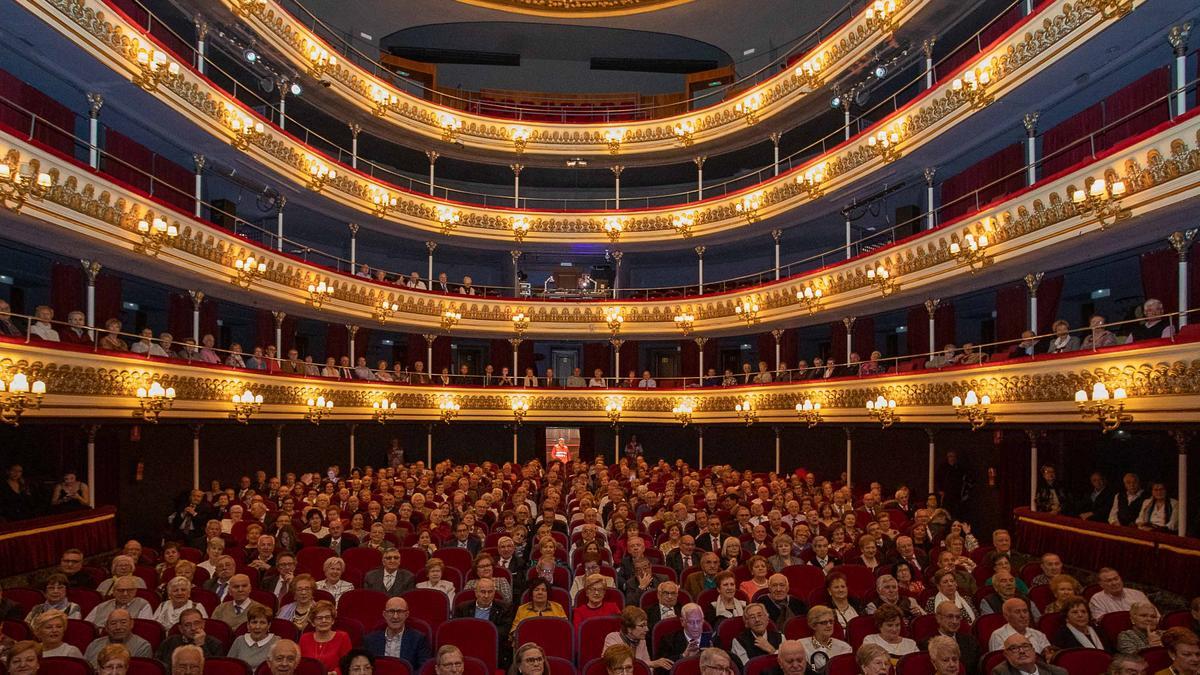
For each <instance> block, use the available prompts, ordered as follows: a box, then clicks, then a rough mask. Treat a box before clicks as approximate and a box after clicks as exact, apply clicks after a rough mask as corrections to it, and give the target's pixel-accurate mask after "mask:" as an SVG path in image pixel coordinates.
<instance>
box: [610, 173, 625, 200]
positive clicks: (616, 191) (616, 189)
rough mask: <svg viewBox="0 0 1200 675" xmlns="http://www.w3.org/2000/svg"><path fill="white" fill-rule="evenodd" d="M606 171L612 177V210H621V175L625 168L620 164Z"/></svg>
mask: <svg viewBox="0 0 1200 675" xmlns="http://www.w3.org/2000/svg"><path fill="white" fill-rule="evenodd" d="M608 170H609V171H611V172H612V175H613V199H614V206H613V208H617V209H619V208H621V173H622V172H623V171H625V167H624V166H622V165H620V164H614V165H612V166H610V167H608Z"/></svg>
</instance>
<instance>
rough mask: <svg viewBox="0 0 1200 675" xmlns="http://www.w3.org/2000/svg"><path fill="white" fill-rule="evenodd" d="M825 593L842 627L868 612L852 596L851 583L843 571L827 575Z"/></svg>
mask: <svg viewBox="0 0 1200 675" xmlns="http://www.w3.org/2000/svg"><path fill="white" fill-rule="evenodd" d="M825 595H826V596H827V597H828V599H829V608H830V609H831V610H833V614H834V617H836V619H837V622H838V625H839V626H841V627H842V628H846V627H847V626H849V625H850V621H851V620H852V619H854V618H855V617H858V616H864V615H866V613H867V610H866V608H865V607H863V606H862V603H861V602H859V601H858V599H856V598H852V597H850V584H849V581H848V580H847V579H846V575H845V574H843V573H842V572H833V573H831V574H829V575H828V576H826V577H825Z"/></svg>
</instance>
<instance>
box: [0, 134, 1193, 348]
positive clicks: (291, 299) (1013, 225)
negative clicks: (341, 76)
mask: <svg viewBox="0 0 1200 675" xmlns="http://www.w3.org/2000/svg"><path fill="white" fill-rule="evenodd" d="M0 163H3V164H4V165H5V166H7V167H9V171H8V175H9V176H17V175H23V174H28V175H38V176H43V175H44V176H45V179H44V181H43V180H42V179H41V178H39V181H41V182H43V183H44V184H45V185H44V186H43V187H42V188H41V189H39V190H38V191H36V192H30V193H29V194H28V195H27V196H26V197H25V199H24V200H23V201H21V202H14V203H12V204H9V205H8V206H10V208H13V209H15V210H19V211H20V212H21V213H22V214H24V215H26V216H30V217H32V218H34V219H35V220H36V221H37V222H38V223H40V225H38V226H39V227H45V228H47V229H48V231H50V232H55V233H63V234H70V235H71V236H72V237H76V238H82V239H84V240H86V241H87V242H88V243H89V244H91V245H94V244H97V243H99V244H102V245H105V246H108V247H111V248H112V249H113V251H114V254H116V251H125V252H127V255H129V256H138V255H139V254H138V253H137V250H138V249H139V247H140V246H141V244H142V239H143V233H142V232H141V231H140V230H139V225H138V224H139V223H140V222H152V221H154V219H155V218H159V219H162V220H164V221H165V222H166V224H167V226H168V227H174V228H175V230H176V231H177V232H178V236H176V237H175V238H173V239H171V240H170V241H167V242H164V243H163V245H162V246H161V247H160V248H159V249H158V250H157V254H156V256H155V257H154V258H153V259H150V258H147V259H145V261H144V262H142V261H140V260H139V267H140V268H141V269H142V270H144V273H145V274H147V275H148V276H150V277H153V276H154V275H155V274H159V273H164V274H170V275H177V274H178V272H179V271H180V270H186V271H187V273H188V274H189V276H190V278H192V279H200V280H205V279H207V280H208V283H211V284H216V285H218V286H225V287H227V288H232V286H226V285H227V284H231V282H233V281H235V280H237V281H241V280H242V275H238V274H237V270H236V262H237V261H238V260H243V261H245V260H247V259H248V258H249V257H254V258H255V269H256V270H257V269H260V268H262V266H263V265H265V269H262V273H261V274H255V275H254V278H252V279H249V283H248V284H247V285H248V292H251V293H254V294H255V295H256V296H257V297H259V298H261V299H262V300H263V302H266V303H269V304H273V305H274V306H276V307H278V308H279V309H281V310H284V311H288V312H289V313H309V314H312V313H314V312H316V310H315V309H313V308H312V304H311V303H312V302H313V300H312V295H311V294H310V292H309V287H310V286H314V287H319V284H320V283H321V282H322V281H326V282H330V281H332V285H333V286H334V289H333V291H332V293H329V292H326V293H325V294H323V296H322V298H321V307H320V312H321V316H323V317H329V318H330V319H329V320H332V318H333V317H337V318H338V319H341V320H344V321H345V322H348V323H361V324H366V323H367V322H377V321H380V320H381V319H380V317H379V308H380V307H381V306H382V303H384V302H387V303H388V308H389V310H390V314H389V315H388V316H386V317H384V318H383V319H382V320H383V321H384V322H385V323H387V324H389V325H393V326H396V327H398V328H401V329H406V330H408V329H412V330H418V331H422V332H430V333H436V332H438V331H439V330H440V329H441V322H442V317H443V316H444V315H445V313H446V312H447V311H452V312H454V313H456V314H457V315H460V316H461V318H460V319H459V320H458V321H456V325H455V326H454V330H455V332H456V334H460V335H487V336H491V337H496V336H507V335H510V334H511V333H512V332H513V319H512V317H514V316H518V315H520V316H524V317H525V318H526V320H527V323H526V324H525V325H526V326H527V327H526V328H525V330H526V331H528V333H529V335H530V336H531V337H536V336H556V337H589V336H595V335H607V334H608V328H607V320H606V318H605V316H606V311H608V310H611V309H613V308H614V305H619V306H618V307H617V309H619V313H620V315H621V316H622V319H623V321H622V327H621V335H622V336H623V337H634V338H637V337H651V336H655V337H677V336H678V333H679V330H680V327H679V324H678V323H677V322H676V320H675V319H676V317H680V316H687V317H691V322H690V323H691V332H692V334H694V335H703V336H712V335H717V334H742V333H744V332H745V330H746V325H745V320H746V313H745V311H744V310H743V311H742V312H740V313H739V312H738V308H740V307H741V308H744V307H746V306H749V307H751V308H755V307H756V308H757V311H755V312H754V316H753V317H751V318H752V319H753V321H752V323H754V325H756V326H760V327H761V329H763V330H765V329H768V328H769V327H771V326H773V325H778V324H780V323H782V322H788V323H789V325H797V324H805V323H814V322H820V321H828V320H829V316H834V317H839V316H842V315H843V314H841V313H839V312H848V313H852V314H862V313H864V312H867V311H870V307H871V306H873V305H876V304H877V303H878V301H879V300H880V299H881V298H882V297H883V290H882V288H881V287H880V285H879V284H878V283H873V282H872V281H871V280H870V279H869V277H868V272H869V271H876V277H878V276H879V273H878V272H877V270H879V269H880V268H882V269H885V270H887V272H888V274H887V281H888V285H889V291H888V293H889V296H893V297H895V296H905V295H908V296H910V297H912V298H913V300H914V301H915V302H920V301H921V300H922V299H923V298H924V297H928V295H927V294H928V293H930V292H936V289H938V288H946V289H950V288H952V287H953V285H954V284H955V283H957V282H960V281H961V280H962V279H965V278H968V277H970V276H971V274H972V271H973V270H974V271H975V276H982V275H986V274H989V273H990V272H991V270H993V269H996V268H998V267H1003V264H1004V263H1006V262H1011V261H1017V260H1020V259H1021V258H1022V257H1023V256H1028V255H1036V254H1039V253H1044V252H1045V250H1047V248H1048V247H1053V248H1055V249H1056V250H1060V251H1062V252H1063V253H1064V254H1065V253H1068V252H1070V251H1079V250H1093V249H1094V247H1095V246H1096V245H1097V242H1099V241H1100V239H1099V238H1102V237H1118V238H1121V237H1124V236H1126V235H1125V234H1123V228H1125V227H1129V226H1130V223H1131V222H1138V221H1136V218H1137V217H1138V216H1142V215H1145V214H1150V213H1153V212H1154V211H1156V210H1158V209H1162V208H1165V207H1167V206H1169V205H1171V204H1178V203H1181V202H1184V201H1186V200H1189V199H1194V198H1195V197H1196V196H1198V195H1200V113H1197V112H1193V113H1189V114H1188V115H1187V116H1185V117H1183V118H1178V119H1177V120H1176V122H1175V123H1174V124H1173V125H1171V126H1169V127H1167V128H1164V129H1161V130H1159V131H1157V132H1156V133H1153V134H1150V135H1148V136H1145V137H1143V138H1141V139H1138V140H1135V141H1132V142H1131V143H1130V144H1129V145H1127V146H1126V147H1124V148H1122V149H1120V150H1118V151H1116V152H1113V153H1111V154H1109V155H1108V156H1106V157H1104V158H1103V159H1101V160H1098V161H1096V162H1093V163H1092V164H1090V165H1088V166H1085V167H1082V168H1079V169H1077V170H1075V171H1073V172H1071V173H1068V174H1064V175H1062V176H1060V177H1059V178H1057V179H1054V180H1052V181H1047V182H1045V183H1043V184H1039V185H1037V186H1034V187H1033V188H1030V189H1028V190H1026V191H1024V192H1021V193H1019V194H1017V195H1015V196H1013V197H1012V198H1010V199H1008V200H1007V201H1005V202H1003V203H1000V204H998V205H995V206H994V207H992V208H989V209H987V210H985V211H982V212H979V213H977V214H975V215H973V216H972V217H971V218H969V219H966V220H960V221H958V222H954V223H949V224H946V225H943V226H942V227H940V228H938V229H935V230H929V231H926V232H924V233H922V234H920V235H917V236H915V237H911V238H909V239H906V240H904V241H903V242H900V243H898V244H895V245H893V246H891V247H888V248H886V249H883V250H880V251H878V252H875V253H871V254H866V255H862V256H859V257H857V258H854V259H851V260H847V261H845V262H843V263H841V264H837V265H833V266H830V267H826V268H822V269H820V270H817V271H814V272H810V273H805V274H799V275H796V276H792V277H789V278H786V279H782V280H779V281H775V282H770V283H767V284H763V285H761V286H757V287H753V288H749V289H739V290H737V291H733V292H727V293H718V294H711V295H704V296H698V297H696V298H692V299H688V300H681V299H662V300H645V301H625V302H617V301H611V300H610V301H599V302H598V301H559V300H531V299H524V298H481V297H467V296H459V295H446V294H439V293H432V292H427V291H414V290H410V289H407V288H402V287H399V286H395V285H392V284H386V283H376V282H372V281H370V280H367V279H362V278H358V277H351V276H349V275H343V274H331V272H330V270H328V269H327V268H323V267H320V266H317V265H314V264H311V263H308V262H305V261H302V260H298V259H296V258H293V257H291V256H287V255H284V254H280V253H278V252H275V251H272V250H269V249H266V248H263V247H260V246H257V245H255V244H251V243H249V242H247V241H246V240H245V239H243V238H241V237H238V236H236V235H234V234H232V233H230V232H228V231H226V230H223V229H220V228H217V227H215V226H213V225H211V224H208V223H205V222H203V221H198V220H195V219H193V218H192V217H191V216H190V215H187V214H183V213H180V212H178V211H175V210H173V209H172V208H170V207H165V206H163V205H162V204H160V203H157V202H154V201H153V200H151V199H149V198H147V197H146V196H145V195H143V194H140V193H137V192H135V191H133V190H131V189H129V188H126V187H123V186H121V185H119V184H117V183H115V182H113V181H111V180H108V179H106V178H104V177H103V176H102V175H99V174H96V173H95V172H94V171H92V170H91V169H90V167H86V166H84V165H82V164H79V163H78V162H75V161H73V160H67V159H64V158H62V157H61V156H58V155H56V154H54V153H53V152H52V151H50V150H46V149H44V148H41V147H39V146H35V145H33V144H31V143H28V142H26V141H23V140H19V139H14V138H12V137H10V136H6V135H0ZM2 176H3V172H0V182H2V181H3V179H2ZM1101 178H1103V179H1104V180H1105V182H1106V184H1107V185H1112V184H1114V183H1115V182H1117V181H1120V182H1121V183H1123V185H1124V191H1123V193H1122V195H1121V197H1120V200H1119V201H1120V205H1119V206H1120V209H1121V210H1122V212H1126V213H1128V217H1126V218H1124V219H1122V220H1120V221H1118V222H1117V223H1116V224H1109V223H1108V222H1102V221H1101V220H1099V219H1098V218H1097V216H1096V214H1095V212H1094V210H1092V211H1088V210H1081V209H1080V208H1079V207H1078V206H1077V205H1076V204H1075V203H1074V202H1073V201H1072V198H1071V195H1073V194H1074V193H1075V192H1076V191H1078V190H1080V189H1085V188H1086V187H1087V186H1088V185H1089V184H1090V183H1089V181H1095V180H1096V179H1101ZM2 187H3V186H2V185H0V188H2ZM0 194H3V189H0ZM1160 226H1161V224H1160ZM967 235H973V236H974V237H976V239H977V240H978V238H979V237H981V236H982V235H986V236H987V239H988V245H987V247H986V254H987V255H988V256H989V257H990V259H991V263H989V264H988V265H987V266H986V267H984V268H983V269H982V270H975V268H974V267H973V266H972V265H970V264H969V263H965V262H963V261H962V260H961V256H955V255H954V254H953V253H952V248H951V245H952V244H953V243H954V242H956V241H959V242H961V241H965V239H966V236H967ZM1082 235H1088V237H1089V239H1082V238H1081V236H1082ZM1165 235H1166V231H1165V230H1164V232H1163V236H1165ZM60 239H61V238H60ZM64 241H66V240H65V239H64ZM960 250H961V247H960ZM243 267H245V264H243ZM328 285H329V284H328V283H327V287H328ZM806 288H807V289H812V288H816V289H820V290H821V298H820V303H819V305H817V306H816V307H814V306H813V303H811V302H805V301H804V299H803V298H805V297H806V296H805V294H804V290H805V289H806ZM798 294H799V295H798ZM814 294H815V293H814Z"/></svg>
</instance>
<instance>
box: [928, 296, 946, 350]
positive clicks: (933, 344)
mask: <svg viewBox="0 0 1200 675" xmlns="http://www.w3.org/2000/svg"><path fill="white" fill-rule="evenodd" d="M940 304H942V300H941V298H932V299H930V300H926V301H925V311H926V312H928V313H929V345H928V347H929V350H928V352H929V355H930V356H933V353H934V352H936V351H937V334H936V332H935V330H936V328H937V325H936V324H935V323H934V315H936V314H937V308H938V305H940Z"/></svg>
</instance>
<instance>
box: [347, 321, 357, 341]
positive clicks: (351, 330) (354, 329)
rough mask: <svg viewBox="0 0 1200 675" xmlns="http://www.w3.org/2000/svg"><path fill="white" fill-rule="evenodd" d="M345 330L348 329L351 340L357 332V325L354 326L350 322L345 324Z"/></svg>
mask: <svg viewBox="0 0 1200 675" xmlns="http://www.w3.org/2000/svg"><path fill="white" fill-rule="evenodd" d="M346 330H347V331H349V333H350V339H351V340H353V339H354V336H355V335H357V334H358V326H355V325H354V324H352V323H348V324H346Z"/></svg>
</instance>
